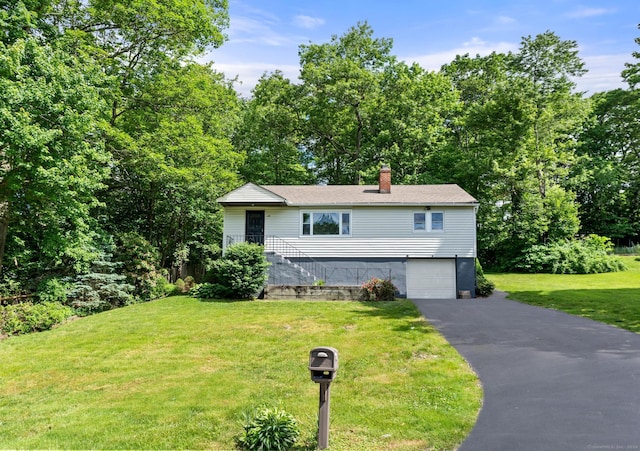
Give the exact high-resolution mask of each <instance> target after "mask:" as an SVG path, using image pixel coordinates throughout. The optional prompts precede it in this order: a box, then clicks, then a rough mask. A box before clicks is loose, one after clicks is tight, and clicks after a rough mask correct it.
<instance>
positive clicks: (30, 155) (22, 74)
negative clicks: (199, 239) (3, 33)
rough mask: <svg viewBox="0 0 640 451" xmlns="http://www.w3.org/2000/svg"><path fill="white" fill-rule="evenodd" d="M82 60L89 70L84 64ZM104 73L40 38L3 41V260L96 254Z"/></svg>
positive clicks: (48, 260)
mask: <svg viewBox="0 0 640 451" xmlns="http://www.w3.org/2000/svg"><path fill="white" fill-rule="evenodd" d="M80 68H82V70H80ZM100 84H102V79H101V74H100V71H99V70H98V68H97V67H96V66H95V64H94V63H93V62H92V61H88V60H84V61H78V60H76V59H75V58H73V57H71V56H69V55H67V54H65V53H64V52H61V51H59V50H55V49H53V48H52V47H51V46H47V45H41V44H39V43H38V42H37V41H36V40H35V39H34V38H31V37H27V38H26V39H18V40H17V41H15V42H14V43H13V44H10V45H5V44H2V43H0V264H2V265H3V266H4V267H5V268H6V267H7V265H6V262H5V261H6V259H7V258H6V257H9V259H10V260H11V265H12V266H13V267H16V266H18V267H20V268H24V267H25V266H26V267H29V266H30V265H37V266H40V267H41V268H42V269H44V268H49V269H54V268H60V267H62V266H68V267H75V268H76V269H80V268H82V267H83V266H85V265H86V264H88V263H89V262H90V261H91V259H92V258H93V256H94V255H93V252H92V250H93V249H94V247H93V244H94V243H93V238H94V237H95V234H96V223H95V221H94V220H93V214H92V213H93V212H94V209H95V208H96V207H97V206H98V199H97V197H96V191H97V190H99V189H101V188H102V187H103V186H104V185H103V183H104V181H105V178H106V177H107V175H108V165H107V163H108V162H109V161H110V156H109V154H108V153H107V152H105V151H104V145H103V144H104V143H103V141H102V140H101V138H100V130H101V128H102V123H101V120H100V113H101V108H102V107H103V106H104V103H103V100H102V99H101V97H100V95H99V91H98V89H97V86H98V85H100ZM5 250H6V255H5Z"/></svg>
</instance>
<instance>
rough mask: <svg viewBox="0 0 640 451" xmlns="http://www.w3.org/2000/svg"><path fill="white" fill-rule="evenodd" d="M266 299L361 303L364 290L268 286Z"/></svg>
mask: <svg viewBox="0 0 640 451" xmlns="http://www.w3.org/2000/svg"><path fill="white" fill-rule="evenodd" d="M264 298H265V299H306V300H310V301H312V300H317V301H359V300H361V299H362V288H361V287H359V286H357V287H356V286H327V285H322V286H309V285H268V286H267V287H266V288H265V289H264Z"/></svg>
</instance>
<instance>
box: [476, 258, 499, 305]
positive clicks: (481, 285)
mask: <svg viewBox="0 0 640 451" xmlns="http://www.w3.org/2000/svg"><path fill="white" fill-rule="evenodd" d="M495 288H496V284H494V283H493V282H492V281H490V280H489V279H487V278H486V277H485V275H484V271H483V270H482V265H481V264H480V260H478V259H477V258H476V296H480V297H487V296H491V294H492V293H493V290H494V289H495Z"/></svg>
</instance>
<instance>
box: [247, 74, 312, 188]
mask: <svg viewBox="0 0 640 451" xmlns="http://www.w3.org/2000/svg"><path fill="white" fill-rule="evenodd" d="M301 88H302V87H301V86H299V85H294V84H293V83H291V81H289V80H288V79H286V78H285V77H284V76H283V74H282V73H281V72H278V71H276V72H274V73H272V74H269V75H266V74H265V75H264V76H263V77H262V78H261V79H260V81H259V82H258V84H257V85H256V87H255V88H254V90H253V97H252V99H250V100H249V101H247V102H246V104H245V107H244V109H243V115H242V116H243V119H242V126H241V127H240V129H239V130H238V132H237V133H236V136H235V144H236V146H237V147H238V148H239V149H242V150H243V151H244V152H246V154H247V160H246V161H245V164H244V165H243V167H242V168H241V174H242V176H243V177H244V178H245V179H246V180H248V181H251V182H254V183H260V184H267V185H268V184H275V185H302V184H306V183H311V182H313V181H314V179H315V177H314V175H313V173H312V170H311V164H312V162H311V161H310V158H309V152H308V151H307V142H306V141H305V137H304V133H303V132H304V125H305V121H304V117H305V113H304V111H303V110H302V98H301V91H302V89H301Z"/></svg>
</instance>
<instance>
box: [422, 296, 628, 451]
mask: <svg viewBox="0 0 640 451" xmlns="http://www.w3.org/2000/svg"><path fill="white" fill-rule="evenodd" d="M414 303H415V304H416V305H417V307H418V308H419V309H420V312H421V313H422V314H423V315H424V317H425V318H427V320H428V321H429V322H430V323H431V324H432V325H433V326H435V327H436V328H437V329H438V330H439V331H440V332H441V333H442V334H443V335H444V336H445V337H446V338H447V340H448V341H449V342H450V343H451V344H452V345H453V346H454V347H455V348H456V349H457V350H458V352H459V353H460V354H462V356H464V358H465V359H467V361H468V362H469V363H470V364H471V366H472V367H473V369H474V370H475V371H476V373H477V374H478V376H479V377H480V380H481V381H482V385H483V390H484V401H483V407H482V410H481V411H480V415H479V417H478V421H477V423H476V425H475V427H474V429H473V430H472V432H471V434H470V435H469V437H467V439H466V440H465V442H464V443H463V444H462V445H461V447H460V451H472V450H487V451H489V450H490V451H500V450H509V451H514V450H545V451H546V450H640V335H638V334H634V333H632V332H627V331H624V330H621V329H617V328H615V327H611V326H607V325H604V324H600V323H597V322H595V321H591V320H588V319H584V318H579V317H576V316H572V315H568V314H565V313H562V312H558V311H555V310H549V309H544V308H540V307H533V306H529V305H525V304H521V303H518V302H514V301H509V300H507V299H505V294H504V293H496V294H494V295H493V296H492V297H490V298H487V299H482V298H479V299H455V300H429V299H416V300H414Z"/></svg>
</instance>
